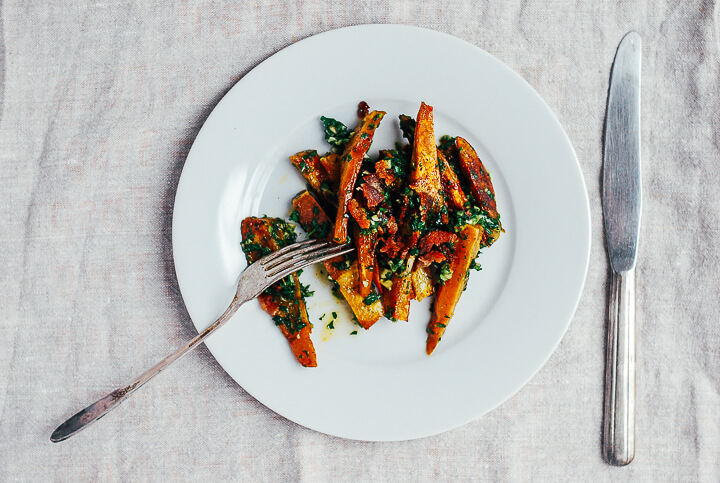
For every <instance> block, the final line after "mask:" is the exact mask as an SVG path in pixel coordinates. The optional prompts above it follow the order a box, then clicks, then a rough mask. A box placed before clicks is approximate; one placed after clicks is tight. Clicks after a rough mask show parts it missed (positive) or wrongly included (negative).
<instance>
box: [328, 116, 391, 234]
mask: <svg viewBox="0 0 720 483" xmlns="http://www.w3.org/2000/svg"><path fill="white" fill-rule="evenodd" d="M383 116H385V112H383V111H372V112H371V113H369V114H368V115H367V116H365V117H364V118H363V119H362V121H360V124H359V125H358V127H357V128H356V129H355V131H354V134H353V135H352V137H351V138H350V141H349V142H348V143H347V146H345V151H343V154H342V156H340V163H341V166H340V186H339V188H338V211H337V216H336V218H335V232H334V236H333V239H334V240H335V241H336V242H337V243H345V242H346V241H347V226H348V217H349V214H348V212H347V209H348V203H349V202H350V200H351V199H352V197H353V192H354V191H355V181H356V180H357V176H358V173H360V168H361V167H362V161H363V158H364V157H365V155H366V154H367V152H368V150H369V149H370V145H371V144H372V140H373V136H374V134H375V129H376V128H377V127H378V125H379V124H380V121H381V120H382V118H383Z"/></svg>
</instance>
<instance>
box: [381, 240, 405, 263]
mask: <svg viewBox="0 0 720 483" xmlns="http://www.w3.org/2000/svg"><path fill="white" fill-rule="evenodd" d="M403 248H405V244H404V243H403V242H402V241H400V240H398V239H397V237H392V238H388V239H387V240H385V241H384V243H383V245H382V246H381V247H380V248H379V251H380V252H382V253H384V254H386V255H387V256H388V257H390V258H397V254H398V253H399V252H400V250H402V249H403Z"/></svg>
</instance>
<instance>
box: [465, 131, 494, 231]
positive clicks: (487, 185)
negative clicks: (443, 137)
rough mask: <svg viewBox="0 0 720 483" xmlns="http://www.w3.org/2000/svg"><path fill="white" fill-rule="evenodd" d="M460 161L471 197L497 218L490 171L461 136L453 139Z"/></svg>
mask: <svg viewBox="0 0 720 483" xmlns="http://www.w3.org/2000/svg"><path fill="white" fill-rule="evenodd" d="M455 145H456V147H457V151H458V159H459V161H460V170H461V171H462V173H463V175H464V176H465V178H466V179H467V181H468V184H469V185H470V191H471V192H472V196H473V198H475V201H477V202H478V204H479V205H480V208H481V209H483V210H485V211H487V212H488V214H489V215H490V217H491V218H497V208H496V205H495V190H494V189H493V185H492V181H491V180H490V173H488V171H487V169H485V166H484V165H483V164H482V162H481V161H480V158H479V157H478V155H477V153H476V152H475V149H473V147H472V146H471V145H470V143H469V142H467V141H466V140H465V139H463V138H461V137H459V136H458V137H457V138H456V139H455Z"/></svg>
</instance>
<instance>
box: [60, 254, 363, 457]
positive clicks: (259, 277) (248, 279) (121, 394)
mask: <svg viewBox="0 0 720 483" xmlns="http://www.w3.org/2000/svg"><path fill="white" fill-rule="evenodd" d="M352 250H353V248H351V247H350V246H349V245H334V244H332V243H329V242H322V241H317V240H306V241H303V242H299V243H294V244H292V245H288V246H286V247H285V248H281V249H280V250H278V251H276V252H273V253H271V254H269V255H266V256H264V257H262V258H261V259H259V260H258V261H257V262H255V263H253V264H252V265H250V266H248V267H247V268H246V269H245V271H244V272H243V273H242V274H241V275H240V279H239V280H238V283H237V290H236V291H235V296H234V297H233V301H232V302H231V303H230V306H229V307H228V308H227V310H225V312H224V313H223V314H222V315H221V316H220V318H218V319H217V320H216V321H215V322H213V323H212V325H210V327H208V328H207V329H205V330H204V331H202V332H201V333H200V334H198V336H197V337H195V338H194V339H193V340H191V341H190V342H188V343H187V344H185V345H184V346H182V347H181V348H180V349H178V350H177V351H176V352H175V353H173V354H171V355H169V356H167V357H166V358H165V359H163V360H162V361H160V362H158V363H157V364H155V365H154V366H153V367H151V368H150V369H148V370H147V371H145V372H143V373H142V375H140V376H139V377H138V378H137V379H135V380H134V381H133V382H131V383H130V384H128V385H127V386H125V387H122V388H119V389H116V390H114V391H113V392H111V393H110V394H108V395H107V396H105V397H103V398H101V399H99V400H98V401H97V402H95V403H93V404H91V405H90V406H88V407H86V408H85V409H83V410H82V411H80V412H79V413H77V414H75V415H74V416H72V417H71V418H70V419H68V420H67V421H65V422H64V423H62V424H61V425H60V426H58V428H57V429H56V430H55V431H54V432H53V434H52V436H50V441H52V442H53V443H58V442H60V441H63V440H66V439H67V438H69V437H70V436H72V435H74V434H75V433H77V432H78V431H80V430H82V429H84V428H86V427H87V426H89V425H90V424H91V423H93V422H95V421H97V420H98V419H100V418H102V417H103V416H105V415H106V414H107V413H109V412H110V411H111V410H113V409H115V408H116V407H117V406H118V405H119V404H120V403H121V402H123V401H124V400H125V399H127V398H128V397H129V396H130V395H131V394H132V393H134V392H135V391H137V390H138V389H140V387H141V386H142V385H143V384H145V383H146V382H148V381H149V380H150V379H152V378H153V377H154V376H156V375H158V374H159V373H160V372H161V371H162V370H163V369H165V368H166V367H167V366H169V365H170V364H172V363H173V362H175V361H176V360H178V359H180V358H181V357H182V356H184V355H185V354H187V353H188V352H190V351H191V350H193V349H194V348H195V347H197V346H198V345H199V344H200V343H201V342H203V341H204V340H205V339H207V338H208V337H209V336H210V334H212V333H213V332H215V331H216V330H217V329H219V328H220V327H222V326H223V325H224V324H225V322H227V321H228V320H230V318H231V317H232V316H233V314H234V313H235V312H237V310H238V309H239V308H240V306H241V305H242V304H244V303H245V302H247V301H248V300H252V299H254V298H255V297H257V296H258V295H260V294H261V293H262V291H263V290H265V289H266V288H268V287H269V286H270V285H272V284H273V283H275V282H277V281H278V280H280V279H282V278H283V277H286V276H288V275H290V274H292V273H294V272H296V271H298V270H300V269H302V268H305V267H307V266H309V265H312V264H314V263H318V262H322V261H323V260H328V259H330V258H334V257H337V256H340V255H344V254H346V253H350V252H351V251H352Z"/></svg>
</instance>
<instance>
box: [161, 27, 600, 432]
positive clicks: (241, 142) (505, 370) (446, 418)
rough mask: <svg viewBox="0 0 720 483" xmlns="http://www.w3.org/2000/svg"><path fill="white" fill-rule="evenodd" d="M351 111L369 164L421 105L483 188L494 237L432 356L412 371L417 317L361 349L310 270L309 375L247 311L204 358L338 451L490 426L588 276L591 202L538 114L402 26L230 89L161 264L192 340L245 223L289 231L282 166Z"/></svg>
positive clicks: (421, 347)
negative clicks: (459, 140) (483, 169)
mask: <svg viewBox="0 0 720 483" xmlns="http://www.w3.org/2000/svg"><path fill="white" fill-rule="evenodd" d="M361 100H364V101H367V102H368V104H369V105H370V107H371V108H375V109H381V110H385V111H387V113H388V115H387V116H386V119H385V120H384V121H383V123H382V124H381V127H380V130H379V131H378V133H377V135H376V139H375V141H374V148H375V150H377V149H378V148H381V147H389V146H391V145H392V142H393V141H394V140H396V139H399V130H398V122H397V116H398V115H399V114H402V113H404V114H408V115H411V116H413V117H414V116H415V115H416V114H417V111H418V108H419V106H420V101H425V102H426V103H428V104H430V105H432V106H434V108H435V123H436V134H437V135H438V137H439V136H440V135H442V134H451V135H461V136H463V137H465V138H467V139H468V140H469V141H470V142H471V144H472V145H473V146H474V147H475V148H476V150H477V151H478V153H479V154H480V156H481V158H482V159H483V161H484V163H485V165H486V166H487V168H488V169H489V171H490V173H491V175H492V178H493V182H494V185H495V190H496V194H497V206H498V210H499V211H500V214H501V217H502V222H503V226H504V228H505V230H506V233H505V234H504V235H502V236H501V237H500V240H499V241H498V242H497V243H496V244H495V245H493V246H492V247H490V248H487V249H485V250H483V255H482V256H481V257H480V262H481V263H482V265H483V270H482V271H481V272H477V273H473V274H472V277H471V278H470V282H469V284H468V287H467V291H466V292H465V294H464V295H463V297H462V299H461V301H460V304H459V306H458V309H457V311H456V315H455V317H454V318H453V319H452V322H451V323H450V324H449V326H448V328H447V332H446V333H445V336H444V337H443V340H442V342H441V343H440V345H439V346H438V348H437V350H436V351H435V353H434V354H433V355H432V356H431V357H428V356H427V355H425V336H426V334H425V327H426V324H427V321H428V319H429V315H430V313H429V311H428V309H429V304H428V303H420V304H419V303H417V302H413V305H412V308H411V318H410V321H409V322H407V323H406V322H398V323H392V322H390V321H388V320H385V319H381V320H380V321H379V322H378V323H377V324H376V325H375V326H373V327H372V328H371V329H370V330H369V331H364V330H363V329H361V328H358V327H357V326H354V325H353V323H352V322H351V321H350V316H349V313H350V312H349V310H348V309H347V308H346V307H345V306H344V305H343V304H341V303H340V302H338V301H337V300H336V299H334V298H333V297H332V296H331V295H330V291H329V287H328V284H327V282H326V281H324V280H323V279H322V277H319V276H318V274H317V273H314V272H316V270H306V272H305V273H304V274H303V276H302V278H303V279H304V281H305V282H306V283H308V282H309V283H310V284H311V287H312V288H313V289H314V290H315V294H316V295H315V296H314V297H312V298H310V299H309V301H308V302H309V303H308V312H309V315H310V319H311V321H312V322H314V324H315V328H314V331H313V341H314V342H315V347H316V351H317V358H318V365H319V367H317V368H314V369H307V368H303V367H301V366H300V364H298V363H297V362H296V361H295V359H294V357H293V356H292V354H291V352H290V349H289V348H288V345H287V343H286V341H285V339H284V338H283V336H282V335H281V333H280V331H279V330H278V329H277V328H276V327H275V325H274V323H273V322H272V320H271V319H270V317H269V316H268V315H267V314H265V313H264V312H262V311H261V310H260V307H259V304H258V303H256V302H254V301H251V302H249V303H248V304H246V305H245V306H244V307H243V308H241V309H240V311H239V312H238V314H237V315H236V316H235V319H236V320H233V321H231V322H230V323H229V324H227V325H226V326H225V327H223V328H222V329H220V332H221V333H219V334H216V335H214V336H213V337H211V338H210V339H209V340H208V343H207V345H208V347H209V348H210V351H211V352H212V353H213V355H214V356H215V358H216V359H217V360H218V362H219V363H220V364H221V365H222V366H223V368H224V369H225V370H226V371H227V372H228V374H230V376H231V377H232V378H233V379H235V380H236V381H237V382H238V383H239V384H240V385H241V386H242V387H243V388H245V390H247V391H248V392H249V393H250V394H251V395H253V396H254V397H255V398H257V400H258V401H260V402H261V403H263V404H265V405H266V406H267V407H269V408H270V409H272V410H273V411H275V412H277V413H279V414H281V415H282V416H284V417H286V418H288V419H290V420H292V421H295V422H297V423H299V424H302V425H303V426H306V427H308V428H312V429H314V430H317V431H321V432H323V433H328V434H332V435H336V436H341V437H345V438H351V439H359V440H372V441H387V440H404V439H412V438H418V437H422V436H428V435H432V434H436V433H439V432H442V431H445V430H448V429H451V428H454V427H456V426H459V425H461V424H463V423H466V422H468V421H471V420H473V419H475V418H477V417H479V416H481V415H482V414H484V413H486V412H487V411H489V410H491V409H493V408H494V407H496V406H497V405H498V404H500V403H501V402H503V401H504V400H506V399H507V398H509V397H510V396H511V395H512V394H514V393H515V392H516V391H517V390H519V389H520V388H521V387H522V386H523V385H524V384H526V383H527V382H528V380H529V379H530V378H531V377H532V376H533V375H534V374H535V373H536V372H537V371H538V370H539V369H540V367H542V365H543V364H544V363H545V361H546V360H547V359H548V357H549V356H550V354H551V353H552V352H553V350H554V349H555V347H556V346H557V344H558V343H559V342H560V339H561V338H562V336H563V334H564V333H565V330H566V329H567V326H568V324H569V323H570V320H571V318H572V315H573V312H574V311H575V308H576V306H577V303H578V300H579V297H580V294H581V291H582V287H583V284H584V280H585V275H586V271H587V265H588V256H589V251H590V220H589V207H588V200H587V193H586V190H585V185H584V181H583V177H582V173H581V171H580V166H579V164H578V161H577V158H576V156H575V153H574V151H573V148H572V146H571V145H570V142H569V140H568V138H567V135H566V134H565V132H564V131H563V129H562V127H561V126H560V124H559V123H558V120H557V119H556V118H555V116H554V115H553V113H552V112H551V111H550V109H549V107H548V106H547V105H546V104H545V103H544V102H543V100H542V99H541V98H540V97H539V96H538V94H537V93H536V92H535V91H534V90H533V89H532V88H531V87H530V86H529V85H528V84H527V83H526V82H525V81H524V80H523V79H522V78H521V77H520V76H518V75H517V74H516V73H514V72H513V71H512V70H510V69H509V68H508V67H507V66H505V65H504V64H503V63H501V62H500V61H499V60H497V59H495V58H494V57H492V56H491V55H489V54H488V53H486V52H485V51H483V50H481V49H479V48H477V47H475V46H473V45H471V44H469V43H466V42H464V41H462V40H459V39H456V38H454V37H451V36H448V35H445V34H441V33H438V32H434V31H430V30H424V29H419V28H414V27H407V26H396V25H364V26H357V27H349V28H344V29H340V30H334V31H331V32H326V33H323V34H320V35H316V36H314V37H311V38H308V39H306V40H303V41H301V42H297V43H295V44H294V45H292V46H290V47H288V48H286V49H284V50H282V51H280V52H278V53H277V54H275V55H273V56H272V57H270V58H269V59H267V60H266V61H265V62H263V63H262V64H260V65H259V66H257V67H256V68H255V69H253V70H252V72H250V73H249V74H247V75H246V76H245V77H243V79H242V80H240V82H238V83H237V85H235V86H234V87H233V88H232V89H231V90H230V92H228V94H227V95H226V96H225V97H224V98H223V99H222V101H221V102H220V103H219V104H218V105H217V107H216V108H215V109H214V110H213V112H212V114H211V115H210V117H209V118H208V119H207V121H206V122H205V125H204V126H203V128H202V130H201V131H200V133H199V134H198V136H197V139H196V140H195V143H194V144H193V146H192V149H191V151H190V154H189V155H188V158H187V161H186V163H185V167H184V169H183V173H182V177H181V178H180V183H179V186H178V191H177V197H176V199H175V210H174V217H173V251H174V257H175V268H176V271H177V277H178V282H179V284H180V289H181V291H182V295H183V298H184V300H185V304H186V306H187V309H188V311H189V313H190V316H191V317H192V320H193V322H194V324H195V326H196V327H197V329H198V330H202V329H204V328H206V327H207V326H208V325H209V324H210V323H211V322H212V321H213V320H214V319H215V318H216V317H217V316H219V315H220V314H221V313H222V312H223V310H224V309H225V307H226V305H227V304H228V302H229V301H230V298H231V296H232V294H233V292H234V289H235V281H236V278H237V276H238V274H239V273H240V272H241V271H242V270H243V268H244V267H245V260H244V256H243V253H242V251H241V249H240V228H239V227H240V221H241V220H242V219H243V218H245V217H247V216H251V215H263V214H267V215H271V216H279V217H287V215H288V213H289V206H290V200H291V198H292V196H294V195H295V194H296V193H297V192H299V191H300V190H302V189H303V188H304V182H303V180H302V179H301V177H300V175H299V174H298V173H297V172H295V170H294V168H292V166H291V165H290V162H289V161H288V159H287V158H288V156H289V155H291V154H293V153H295V152H297V151H300V150H303V149H318V150H320V151H323V150H325V146H326V145H325V144H324V141H323V139H322V127H321V124H320V121H319V118H320V116H321V115H326V116H331V117H336V118H337V119H339V120H342V121H344V122H345V123H347V124H349V125H350V126H354V125H355V123H356V122H357V117H356V114H355V111H356V106H357V103H358V102H359V101H361ZM371 152H372V151H371ZM298 232H301V230H300V229H298ZM332 311H336V312H338V314H339V318H340V320H339V321H338V322H337V323H336V324H335V326H336V328H335V329H334V330H332V331H330V330H328V329H327V328H326V327H325V325H326V322H327V318H326V319H325V321H323V322H321V321H319V317H320V316H322V315H323V314H330V313H331V312H332ZM355 329H359V333H358V334H357V335H351V332H352V331H353V330H355ZM235 423H237V424H242V422H240V421H237V422H235Z"/></svg>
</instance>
